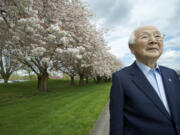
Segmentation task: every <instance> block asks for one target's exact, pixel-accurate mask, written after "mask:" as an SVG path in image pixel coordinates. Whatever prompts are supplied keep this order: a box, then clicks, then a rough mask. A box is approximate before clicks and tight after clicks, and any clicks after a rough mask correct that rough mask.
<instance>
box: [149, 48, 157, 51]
mask: <svg viewBox="0 0 180 135" xmlns="http://www.w3.org/2000/svg"><path fill="white" fill-rule="evenodd" d="M147 50H148V51H151V50H158V48H148V49H147Z"/></svg>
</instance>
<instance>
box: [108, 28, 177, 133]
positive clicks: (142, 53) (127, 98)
mask: <svg viewBox="0 0 180 135" xmlns="http://www.w3.org/2000/svg"><path fill="white" fill-rule="evenodd" d="M129 48H130V50H131V52H132V53H133V54H134V55H135V57H136V61H135V62H134V63H133V64H132V65H131V66H128V67H125V68H123V69H122V70H120V71H118V72H116V73H114V74H113V76H112V87H111V93H110V134H109V135H180V81H179V79H178V77H177V74H176V72H175V71H174V70H172V69H169V68H167V67H163V66H160V65H158V64H157V60H158V58H159V57H160V55H161V54H162V51H163V35H162V34H161V33H160V32H159V30H158V29H157V28H155V27H153V26H143V27H140V28H137V29H136V30H134V32H133V33H132V35H131V36H130V39H129Z"/></svg>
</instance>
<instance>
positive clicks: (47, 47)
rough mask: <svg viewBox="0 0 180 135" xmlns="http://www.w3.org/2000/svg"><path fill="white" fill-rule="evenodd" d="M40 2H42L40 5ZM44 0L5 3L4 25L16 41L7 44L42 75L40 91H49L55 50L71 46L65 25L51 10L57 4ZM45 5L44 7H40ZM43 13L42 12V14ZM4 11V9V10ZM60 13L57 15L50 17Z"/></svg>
mask: <svg viewBox="0 0 180 135" xmlns="http://www.w3.org/2000/svg"><path fill="white" fill-rule="evenodd" d="M38 2H39V3H38ZM48 2H49V3H50V1H46V0H43V1H41V3H40V1H34V0H22V1H18V0H14V1H9V3H6V2H5V1H4V5H3V8H4V9H3V11H5V13H6V16H3V15H2V17H3V19H4V22H6V24H7V26H8V30H9V32H10V33H11V37H12V41H10V40H7V42H6V44H7V45H9V46H11V47H12V49H13V52H14V53H13V55H14V56H16V57H17V59H18V60H19V61H20V62H21V63H23V64H25V65H27V66H28V67H29V68H31V69H32V70H33V72H34V73H36V75H37V76H38V90H39V91H47V90H48V88H47V81H48V74H49V73H48V72H49V70H50V69H51V68H52V66H53V65H52V63H53V62H52V60H53V54H54V51H55V49H56V48H57V47H58V46H65V45H66V44H67V43H68V38H70V36H68V34H67V32H66V31H64V30H62V28H61V26H62V22H61V21H60V19H59V18H58V17H57V13H56V12H57V11H56V10H50V11H49V12H46V11H47V7H46V6H48V7H49V8H51V7H54V6H55V4H56V3H52V4H49V3H48ZM39 4H41V5H42V6H41V5H39ZM40 10H42V12H40ZM1 11H2V10H1ZM53 12H54V13H56V14H55V15H56V16H49V15H50V14H53Z"/></svg>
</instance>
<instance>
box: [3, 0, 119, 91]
mask: <svg viewBox="0 0 180 135" xmlns="http://www.w3.org/2000/svg"><path fill="white" fill-rule="evenodd" d="M90 17H92V13H91V12H90V11H89V9H88V7H87V6H85V4H84V3H82V2H81V1H80V0H0V31H1V33H0V56H1V57H0V74H1V76H2V77H3V78H4V80H5V82H7V80H8V78H9V77H10V75H11V74H12V73H13V72H14V71H16V70H18V69H21V68H24V67H28V68H30V69H31V70H32V71H33V72H34V73H35V74H36V75H37V78H38V90H39V91H47V83H48V76H49V74H50V73H51V72H53V71H57V70H58V71H62V72H64V73H66V74H68V75H69V76H70V78H71V82H72V84H73V83H74V77H75V76H78V77H79V85H82V84H83V80H84V79H86V80H87V81H88V78H89V77H90V78H94V79H96V80H99V79H102V78H103V79H109V78H110V77H111V74H112V72H114V71H116V70H118V69H119V68H121V67H122V64H121V62H120V60H119V59H117V58H116V57H115V56H113V55H112V54H110V53H109V52H108V50H109V49H108V47H107V43H106V42H105V40H104V34H105V31H104V30H103V29H102V28H101V29H100V28H97V26H96V24H92V23H90V21H89V19H90Z"/></svg>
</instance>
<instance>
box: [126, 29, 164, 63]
mask: <svg viewBox="0 0 180 135" xmlns="http://www.w3.org/2000/svg"><path fill="white" fill-rule="evenodd" d="M135 36H136V39H135V44H134V45H130V46H129V47H130V49H131V52H132V53H133V54H134V55H135V56H136V58H137V59H138V60H140V61H144V60H148V59H158V58H159V57H160V55H161V54H162V50H163V37H162V35H161V33H160V32H159V31H158V30H157V29H156V28H155V27H152V26H144V27H141V28H140V29H138V30H136V31H135Z"/></svg>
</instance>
